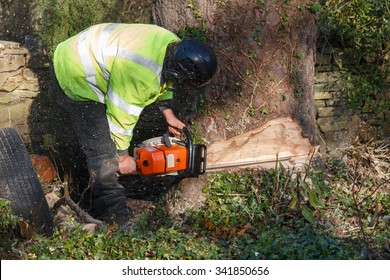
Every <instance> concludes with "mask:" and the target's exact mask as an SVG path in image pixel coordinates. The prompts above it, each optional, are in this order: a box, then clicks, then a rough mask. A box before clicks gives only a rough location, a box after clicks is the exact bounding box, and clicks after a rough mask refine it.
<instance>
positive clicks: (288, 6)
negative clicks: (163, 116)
mask: <svg viewBox="0 0 390 280" xmlns="http://www.w3.org/2000/svg"><path fill="white" fill-rule="evenodd" d="M312 2H313V1H310V0H291V1H271V0H265V1H261V0H260V1H249V0H223V1H217V0H207V1H200V0H192V1H188V0H154V1H153V18H154V21H155V23H157V24H159V25H161V26H164V27H166V28H167V29H169V30H172V31H174V32H178V31H179V30H181V33H183V31H184V33H190V32H192V33H191V34H199V33H201V34H203V35H206V37H207V42H208V43H209V44H210V45H212V46H213V47H214V49H215V51H216V54H217V58H218V64H219V67H218V72H217V75H216V77H215V79H214V80H213V83H212V84H210V85H208V86H207V88H206V89H205V93H203V95H202V97H201V100H202V101H204V102H203V104H202V107H201V108H200V110H198V112H199V111H200V113H199V114H197V117H196V118H195V119H194V120H193V121H194V122H195V123H196V125H197V128H198V130H199V131H200V133H201V134H202V136H204V138H205V139H204V140H205V141H206V142H207V143H209V144H210V143H213V142H216V141H220V140H226V139H228V138H231V137H233V136H235V135H239V134H243V133H245V132H247V131H250V130H252V129H255V128H258V127H260V126H261V125H263V124H264V123H266V122H267V121H269V120H272V119H275V118H278V117H291V118H292V119H293V120H295V121H296V122H297V123H298V124H299V125H300V126H301V127H302V132H303V135H304V136H305V137H307V138H309V140H310V142H311V143H312V144H316V143H317V126H316V122H315V109H314V99H313V84H314V56H315V36H316V24H315V16H314V15H313V14H312V13H311V12H310V5H311V3H312ZM194 31H195V32H194Z"/></svg>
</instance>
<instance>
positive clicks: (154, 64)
mask: <svg viewBox="0 0 390 280" xmlns="http://www.w3.org/2000/svg"><path fill="white" fill-rule="evenodd" d="M177 41H179V38H178V37H177V36H176V35H175V34H173V33H172V32H170V31H168V30H166V29H164V28H162V27H159V26H157V25H148V24H117V23H105V24H99V25H95V26H91V27H90V28H88V29H86V30H84V31H83V32H81V33H79V34H78V35H76V36H73V37H71V38H69V39H68V40H66V41H64V42H62V43H61V44H59V45H58V46H57V48H56V50H55V52H54V69H55V73H56V77H57V79H58V82H59V84H60V86H61V88H62V89H63V91H64V92H65V94H66V95H67V96H68V97H69V98H71V99H73V100H75V101H96V102H100V103H103V104H105V105H106V114H107V119H108V123H109V125H110V131H111V134H112V136H113V138H114V141H115V144H116V147H117V149H118V150H121V151H123V150H126V149H127V148H128V147H129V145H130V141H131V139H132V135H133V129H134V126H135V124H136V123H137V121H138V119H139V116H140V114H141V112H142V110H143V108H145V107H146V106H147V105H149V104H151V103H153V102H154V101H156V100H157V99H159V100H166V99H170V98H172V92H170V91H168V90H167V88H168V87H167V85H166V84H161V74H162V67H163V62H164V57H165V52H166V48H167V46H168V45H169V44H170V43H172V42H177Z"/></svg>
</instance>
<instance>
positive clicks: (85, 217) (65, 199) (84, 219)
mask: <svg viewBox="0 0 390 280" xmlns="http://www.w3.org/2000/svg"><path fill="white" fill-rule="evenodd" d="M64 205H67V206H69V207H70V209H72V211H74V212H75V213H76V215H77V216H78V217H79V218H80V219H81V221H82V222H84V223H93V224H97V225H98V226H100V225H103V222H102V221H100V220H97V219H95V218H93V217H92V216H90V215H89V214H88V213H87V212H85V211H84V210H83V209H81V208H80V206H78V205H77V204H76V203H75V202H74V201H73V200H72V199H71V198H70V197H69V195H65V196H63V197H62V198H60V199H59V200H58V201H57V202H56V203H55V204H54V206H53V211H54V212H57V211H58V209H59V208H60V207H61V206H64Z"/></svg>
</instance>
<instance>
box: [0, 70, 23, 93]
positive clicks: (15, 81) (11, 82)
mask: <svg viewBox="0 0 390 280" xmlns="http://www.w3.org/2000/svg"><path fill="white" fill-rule="evenodd" d="M22 81H23V76H22V75H21V74H20V75H14V76H10V77H8V79H7V80H6V81H5V82H4V83H3V85H2V86H1V89H0V90H2V91H8V92H11V91H13V90H15V89H16V88H17V87H18V86H19V85H20V83H21V82H22Z"/></svg>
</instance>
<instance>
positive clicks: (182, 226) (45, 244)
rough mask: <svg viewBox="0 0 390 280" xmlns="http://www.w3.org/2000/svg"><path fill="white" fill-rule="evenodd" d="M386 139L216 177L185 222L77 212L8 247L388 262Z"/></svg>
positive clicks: (82, 253) (106, 254)
mask: <svg viewBox="0 0 390 280" xmlns="http://www.w3.org/2000/svg"><path fill="white" fill-rule="evenodd" d="M387 144H388V143H384V142H381V143H369V144H367V145H359V146H357V147H351V148H350V149H347V150H345V151H343V152H344V153H343V157H341V158H332V159H329V160H326V161H325V162H324V163H325V168H323V169H321V170H313V169H308V170H306V171H305V172H303V173H293V172H291V171H288V170H285V169H284V168H283V167H282V166H276V168H275V169H272V170H268V171H266V170H254V169H252V170H249V169H248V170H243V171H242V172H238V173H229V172H219V173H214V174H210V175H208V186H207V187H206V188H205V189H204V192H205V193H206V195H207V201H206V205H205V206H204V207H203V208H201V209H199V210H197V211H193V212H188V213H186V214H185V215H183V220H182V221H181V222H180V223H178V222H175V221H173V220H170V219H167V214H166V213H165V210H164V207H163V206H162V205H160V206H159V205H157V209H156V210H155V211H154V212H153V213H151V214H144V215H143V216H142V217H141V218H140V219H139V220H138V222H137V226H136V228H135V229H134V230H133V231H130V232H120V231H119V230H117V229H116V227H112V226H107V225H106V226H104V227H103V228H102V229H101V230H100V231H99V232H97V233H90V232H88V231H85V230H82V229H81V225H78V224H77V220H76V219H75V218H72V217H69V219H70V220H71V221H72V223H73V224H75V226H73V227H62V228H57V229H56V232H55V234H54V235H53V236H52V237H50V238H44V237H41V236H34V237H33V238H30V239H28V240H26V239H23V238H20V239H19V240H18V242H14V243H13V244H12V246H11V247H9V248H11V249H10V250H11V251H12V253H13V256H15V255H17V256H18V258H21V259H114V260H115V259H163V260H168V259H169V260H177V259H197V260H203V259H279V260H285V259H350V260H354V259H389V257H390V248H389V241H390V239H389V221H388V217H389V212H388V211H389V210H388V209H389V206H390V202H389V196H388V193H389V174H390V172H389V170H390V169H389V166H390V164H389V157H388V146H386V145H387ZM367 172H368V173H367ZM363 174H364V176H363ZM2 207H3V206H2ZM1 213H2V217H1V219H0V220H1V221H2V226H3V228H7V227H9V228H14V227H15V222H14V221H15V219H14V218H10V216H9V212H7V211H2V212H1ZM3 213H6V215H8V216H4V214H3ZM7 217H8V218H7ZM7 220H8V221H10V222H9V224H8V225H7V224H6V223H4V221H7ZM8 232H11V231H8Z"/></svg>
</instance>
